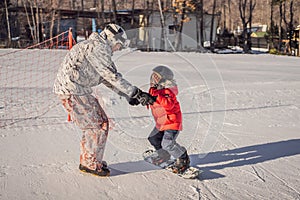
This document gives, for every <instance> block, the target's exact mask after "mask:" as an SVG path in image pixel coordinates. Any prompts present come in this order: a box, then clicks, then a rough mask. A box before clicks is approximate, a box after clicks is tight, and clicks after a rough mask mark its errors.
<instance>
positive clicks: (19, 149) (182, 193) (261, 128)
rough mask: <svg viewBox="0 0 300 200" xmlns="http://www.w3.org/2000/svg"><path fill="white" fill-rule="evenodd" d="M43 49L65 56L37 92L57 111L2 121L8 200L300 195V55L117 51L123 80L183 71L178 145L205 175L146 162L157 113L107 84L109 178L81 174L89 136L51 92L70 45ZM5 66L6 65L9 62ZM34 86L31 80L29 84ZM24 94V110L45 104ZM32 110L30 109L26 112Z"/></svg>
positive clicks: (0, 181)
mask: <svg viewBox="0 0 300 200" xmlns="http://www.w3.org/2000/svg"><path fill="white" fill-rule="evenodd" d="M6 51H8V50H1V51H0V54H2V53H5V52H6ZM29 51H30V50H27V51H25V54H29V53H30V52H29ZM42 52H44V53H45V55H49V54H50V53H51V54H52V55H53V54H54V55H56V57H57V58H59V59H58V63H57V64H56V65H54V66H52V65H49V66H44V67H46V68H44V69H45V70H41V71H44V72H45V71H48V72H49V74H48V76H47V78H48V79H49V81H47V83H46V84H45V85H44V84H43V85H42V86H40V87H39V88H36V89H37V90H40V89H41V87H42V88H45V89H46V90H47V91H48V95H43V98H39V99H38V102H39V103H42V104H43V105H44V106H46V107H47V109H44V111H45V112H42V113H41V114H40V115H39V116H38V117H36V118H32V117H29V118H27V119H26V118H22V120H18V121H15V122H14V123H11V124H6V125H5V126H2V127H1V129H0V152H1V157H0V199H3V200H4V199H5V200H10V199H14V200H18V199H20V200H21V199H22V200H24V199H28V200H32V199H47V200H49V199H55V200H58V199H61V200H65V199H72V200H77V199H78V200H83V199H101V200H102V199H103V200H106V199H113V200H119V199H120V200H126V199H128V200H131V199H172V200H174V199H184V200H185V199H192V200H194V199H222V200H223V199H226V200H227V199H230V200H231V199H233V200H235V199H236V200H240V199H280V200H281V199H300V189H299V188H300V133H299V131H300V123H299V122H300V109H299V108H300V100H299V99H300V58H297V57H287V56H275V55H269V54H259V55H249V54H248V55H247V54H226V55H225V54H209V53H202V54H201V53H171V52H152V53H147V52H140V51H134V50H127V51H121V52H119V53H117V54H116V55H114V57H113V58H114V60H115V63H116V65H117V68H118V70H119V71H120V72H121V73H122V74H123V77H125V78H126V79H127V80H129V81H130V82H131V83H133V84H134V85H136V86H138V87H140V88H142V89H143V90H145V91H147V90H148V87H149V76H150V74H151V69H152V68H153V67H155V66H156V65H158V64H164V65H167V66H169V67H170V68H171V69H173V71H174V72H175V78H176V80H177V83H178V86H179V92H180V93H179V96H178V99H179V101H180V103H181V108H182V113H183V126H184V127H183V131H182V132H181V133H180V135H179V137H178V142H179V143H180V144H182V145H183V146H185V147H186V148H187V149H188V153H189V154H190V157H191V165H192V166H194V167H197V168H199V169H201V170H202V171H203V172H202V173H201V174H200V176H199V177H198V179H193V180H191V179H183V178H181V177H179V176H177V175H175V174H172V173H170V172H168V171H166V170H162V169H158V168H156V167H154V166H152V165H150V164H148V163H146V162H145V161H143V159H142V153H143V152H144V151H145V150H147V149H151V146H150V144H149V142H148V141H147V136H148V134H149V133H150V131H151V130H152V128H153V126H154V123H153V119H152V117H151V113H150V111H149V110H148V109H147V108H146V107H143V106H135V107H132V106H129V105H128V103H127V102H126V100H125V99H124V98H120V97H119V96H117V95H116V94H115V93H113V92H112V91H110V90H109V89H107V88H105V86H103V85H100V86H98V87H95V88H94V94H95V95H96V96H97V97H99V102H100V103H101V105H102V106H103V107H104V109H105V110H106V112H107V114H108V116H109V117H110V127H111V128H110V132H109V138H108V141H107V145H106V150H105V155H104V160H106V161H107V162H108V164H109V167H110V168H111V176H110V177H105V178H103V177H96V176H92V175H89V174H84V173H82V172H80V171H79V169H78V165H79V153H80V152H79V151H80V145H79V142H80V139H81V132H80V130H79V129H78V128H77V127H76V126H75V125H74V124H73V123H72V122H68V121H67V113H66V112H65V110H64V109H63V107H62V105H61V104H60V103H59V101H58V99H57V98H56V97H55V96H54V94H52V93H51V88H52V85H53V81H54V78H55V75H56V71H57V69H58V66H59V62H61V60H62V58H63V56H64V55H65V53H66V51H63V50H57V51H54V52H53V50H52V51H51V50H42ZM1 59H3V58H1ZM9 62H11V63H13V62H14V59H13V58H10V61H9ZM17 62H18V61H16V63H17ZM1 63H2V64H1ZM0 67H1V68H2V69H1V70H4V67H5V65H3V60H2V61H1V62H0ZM47 67H49V69H48V70H47ZM50 67H51V69H50ZM11 68H14V66H11ZM30 68H31V66H27V68H25V69H28V70H32V69H30ZM41 71H40V72H41ZM40 72H35V73H36V74H35V77H39V73H40ZM7 73H9V72H7ZM3 77H4V74H3V73H1V79H0V83H1V87H2V88H0V89H1V91H2V90H3V87H4V85H5V84H4V83H3V82H4V81H11V82H14V80H12V79H13V78H14V77H15V76H13V75H12V76H9V77H10V78H9V79H10V80H8V79H7V78H3ZM7 77H8V76H7ZM15 78H17V77H15ZM48 79H47V80H48ZM24 80H25V79H24ZM43 80H45V79H44V78H40V79H37V81H43ZM18 81H20V80H18ZM21 83H22V82H21ZM27 86H28V85H26V83H25V82H24V83H23V86H22V87H25V88H26V87H27ZM5 87H12V86H9V85H5ZM14 87H20V86H14ZM28 87H31V89H32V85H31V86H28ZM33 89H34V88H33ZM1 95H3V96H2V97H1V99H0V100H1V101H0V103H1V104H0V116H5V115H6V113H5V112H7V111H9V110H6V108H5V107H6V105H8V104H7V102H5V101H6V100H5V98H6V97H5V96H7V94H4V93H2V94H1ZM4 95H5V96H4ZM24 99H25V100H26V102H25V103H23V104H20V105H23V106H24V107H26V103H32V102H36V101H37V100H36V97H35V96H33V95H32V96H30V97H26V98H23V99H21V98H20V101H22V100H23V101H24ZM16 105H17V104H16ZM18 105H19V104H18ZM37 107H38V106H37ZM22 112H28V109H18V113H21V114H22ZM24 115H25V113H24ZM0 120H1V118H0Z"/></svg>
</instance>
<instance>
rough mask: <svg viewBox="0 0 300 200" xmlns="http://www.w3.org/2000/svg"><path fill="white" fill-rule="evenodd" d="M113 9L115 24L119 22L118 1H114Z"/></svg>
mask: <svg viewBox="0 0 300 200" xmlns="http://www.w3.org/2000/svg"><path fill="white" fill-rule="evenodd" d="M111 2H112V8H113V22H114V23H118V22H117V4H116V0H112V1H111Z"/></svg>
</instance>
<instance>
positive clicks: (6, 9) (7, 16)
mask: <svg viewBox="0 0 300 200" xmlns="http://www.w3.org/2000/svg"><path fill="white" fill-rule="evenodd" d="M4 6H5V13H6V23H7V36H8V38H7V39H8V41H7V46H8V47H10V45H11V32H10V23H9V13H8V6H7V0H4Z"/></svg>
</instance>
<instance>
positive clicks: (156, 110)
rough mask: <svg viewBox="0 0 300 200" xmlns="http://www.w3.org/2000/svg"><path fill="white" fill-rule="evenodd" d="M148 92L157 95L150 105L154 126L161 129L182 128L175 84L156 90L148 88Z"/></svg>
mask: <svg viewBox="0 0 300 200" xmlns="http://www.w3.org/2000/svg"><path fill="white" fill-rule="evenodd" d="M149 93H150V94H151V95H152V96H157V99H156V102H155V103H154V104H153V105H151V106H150V108H151V111H152V115H153V117H154V120H155V122H156V128H157V129H158V130H160V131H163V130H169V129H171V130H182V116H181V109H180V104H179V102H178V101H177V98H176V95H177V94H178V88H177V86H174V87H172V88H165V89H160V90H157V89H156V88H153V87H152V88H150V90H149Z"/></svg>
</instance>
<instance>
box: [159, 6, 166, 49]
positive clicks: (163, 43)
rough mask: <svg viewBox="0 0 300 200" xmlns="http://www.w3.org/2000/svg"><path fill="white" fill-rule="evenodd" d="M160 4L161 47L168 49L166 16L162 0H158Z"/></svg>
mask: <svg viewBox="0 0 300 200" xmlns="http://www.w3.org/2000/svg"><path fill="white" fill-rule="evenodd" d="M158 6H159V11H160V24H161V40H160V41H161V42H160V49H163V50H166V48H165V39H166V37H165V17H164V14H163V5H162V2H161V1H160V0H158Z"/></svg>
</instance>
